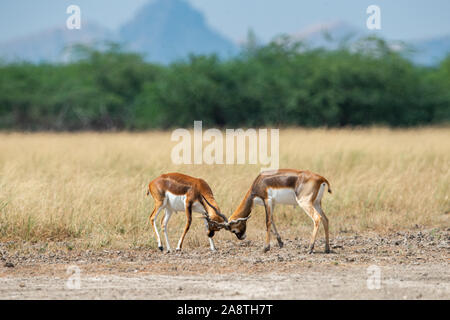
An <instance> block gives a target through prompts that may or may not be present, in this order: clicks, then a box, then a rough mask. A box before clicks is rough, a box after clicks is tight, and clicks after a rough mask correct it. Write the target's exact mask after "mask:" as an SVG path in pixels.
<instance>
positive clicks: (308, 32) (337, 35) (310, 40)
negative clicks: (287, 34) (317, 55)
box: [291, 21, 369, 49]
mask: <svg viewBox="0 0 450 320" xmlns="http://www.w3.org/2000/svg"><path fill="white" fill-rule="evenodd" d="M367 35H369V32H367V31H366V30H364V29H360V28H356V27H354V26H352V25H350V24H348V23H346V22H343V21H332V22H325V23H317V24H314V25H311V26H309V27H307V28H305V29H302V30H300V31H299V32H296V33H293V34H291V38H292V39H293V40H295V41H302V42H305V43H306V44H307V45H308V46H310V47H313V48H318V47H321V48H326V49H336V48H337V47H338V45H339V44H340V43H352V42H354V41H356V40H358V39H360V38H361V37H364V36H367Z"/></svg>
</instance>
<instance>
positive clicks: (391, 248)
mask: <svg viewBox="0 0 450 320" xmlns="http://www.w3.org/2000/svg"><path fill="white" fill-rule="evenodd" d="M284 243H285V246H284V247H283V248H279V247H278V246H277V245H276V242H274V243H273V244H272V248H271V250H270V251H269V252H267V253H265V254H264V253H262V243H260V242H259V241H258V242H257V241H251V240H246V241H240V242H238V241H237V240H236V241H228V240H227V241H225V240H224V241H218V242H217V247H218V252H215V253H211V252H210V251H209V249H208V248H206V247H205V248H189V247H188V246H186V247H185V248H184V249H183V251H182V252H173V253H169V254H167V253H160V252H158V251H156V250H122V251H117V250H100V251H99V250H97V251H92V250H87V251H80V250H68V249H67V248H66V246H64V244H63V243H61V249H54V250H43V249H42V247H41V246H40V245H39V244H34V245H32V244H28V245H26V244H20V249H15V250H12V249H11V248H12V247H17V245H18V244H17V243H1V244H0V299H449V298H450V269H449V257H450V256H449V248H450V229H445V230H442V229H441V230H438V229H429V230H414V231H407V232H397V233H392V234H387V235H377V234H370V233H365V234H362V235H345V234H342V235H339V236H336V237H335V238H333V239H332V250H333V252H332V253H330V254H324V253H323V241H318V243H317V244H316V250H315V253H314V254H312V255H309V254H307V253H306V252H307V245H308V241H307V240H306V239H285V240H284ZM70 266H76V267H77V268H79V271H80V274H79V278H78V276H77V274H76V273H75V274H73V273H71V272H68V267H70ZM370 266H376V267H372V268H374V269H369V270H368V267H370ZM377 268H379V269H377ZM69 270H74V269H69ZM378 271H379V275H380V277H379V279H380V282H377V279H378V278H377V272H378ZM77 279H79V282H78V280H77ZM77 284H79V289H77V288H76V287H77ZM378 284H379V286H378Z"/></svg>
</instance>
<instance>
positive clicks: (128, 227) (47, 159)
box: [0, 128, 450, 248]
mask: <svg viewBox="0 0 450 320" xmlns="http://www.w3.org/2000/svg"><path fill="white" fill-rule="evenodd" d="M449 137H450V129H448V128H440V129H438V128H425V129H415V130H388V129H364V130H302V129H286V130H282V131H281V132H280V167H283V168H297V169H309V170H311V171H314V172H317V173H319V174H321V175H323V176H325V177H327V178H328V180H329V181H330V183H331V186H332V190H333V195H331V196H330V195H328V194H326V195H325V196H324V204H323V207H324V209H325V212H326V213H327V215H328V217H329V219H330V228H331V234H332V235H333V234H336V233H339V232H362V231H368V230H372V231H376V232H381V233H382V232H386V231H392V230H397V229H406V228H411V227H414V226H415V225H416V224H417V225H419V226H427V227H445V228H447V227H449V215H448V213H449V211H450V200H449V193H450V192H449V190H450V188H449V184H450V170H449V169H450V168H449V164H450V139H449ZM174 145H175V143H174V142H171V141H170V132H148V133H139V134H132V133H107V134H99V133H80V134H50V133H49V134H47V133H45V134H44V133H39V134H20V133H11V134H7V133H3V134H0V242H5V241H17V240H25V241H31V242H34V241H36V242H39V243H41V242H44V243H45V242H50V243H51V242H53V241H64V242H66V243H67V246H68V248H71V247H80V248H86V247H91V248H100V247H114V248H139V247H152V248H154V247H155V246H156V243H155V238H154V235H153V232H152V230H151V228H150V225H149V223H148V215H149V213H150V212H151V210H152V208H153V201H152V199H151V198H147V197H146V196H145V192H146V186H147V184H148V182H149V181H150V180H152V179H153V178H155V177H156V176H158V175H159V174H161V173H163V172H173V171H180V172H184V173H186V174H189V175H193V176H197V177H202V178H204V179H205V180H206V181H208V183H209V184H210V185H211V187H212V189H213V191H214V193H215V196H216V199H217V201H218V203H219V205H220V207H221V209H222V211H223V212H224V213H225V214H226V215H229V214H230V213H231V211H232V209H234V208H235V207H236V206H237V204H238V203H239V201H240V200H241V197H242V196H243V195H244V193H245V192H246V190H247V188H248V187H249V186H250V184H251V182H252V181H253V179H254V178H255V177H256V175H257V174H258V172H259V167H258V166H253V165H228V166H227V165H214V166H209V165H198V166H194V165H181V166H175V165H173V164H172V163H171V160H170V152H171V147H172V146H174ZM253 216H254V217H253V218H252V220H251V221H250V222H249V228H248V238H249V239H255V240H256V239H258V240H260V241H262V239H263V234H264V231H263V230H264V227H263V221H264V211H263V208H262V207H257V209H256V213H255V214H254V215H253ZM275 218H276V221H277V222H278V223H277V226H278V230H279V231H280V233H281V234H282V236H283V237H285V238H286V237H290V238H293V237H305V238H306V237H309V233H310V232H311V229H312V224H311V222H310V221H309V218H307V216H306V215H305V214H304V213H303V212H301V211H300V209H299V208H295V209H293V208H292V207H287V206H284V207H281V206H279V207H277V208H276V209H275ZM184 223H185V216H184V213H178V214H177V215H176V216H174V217H173V218H172V220H171V223H170V226H169V228H170V230H171V236H172V245H175V241H176V239H178V237H179V236H180V234H181V232H182V227H183V226H184ZM216 237H217V238H218V239H231V238H232V235H231V234H229V233H228V232H225V231H222V232H220V233H218V234H217V236H216ZM322 237H323V231H321V233H320V235H319V238H322ZM207 244H208V242H207V239H206V234H205V231H204V225H203V222H202V221H200V220H194V223H193V226H192V228H191V231H190V232H189V233H188V235H187V238H186V242H185V247H196V246H207ZM261 244H262V242H261Z"/></svg>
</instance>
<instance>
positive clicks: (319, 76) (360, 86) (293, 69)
mask: <svg viewBox="0 0 450 320" xmlns="http://www.w3.org/2000/svg"><path fill="white" fill-rule="evenodd" d="M76 55H77V58H76V59H74V60H72V62H70V63H65V64H47V63H41V64H31V63H25V62H16V63H8V64H6V63H0V129H6V130H30V131H34V130H56V131H71V130H145V129H152V128H159V129H167V128H175V127H192V125H193V121H194V120H203V124H204V126H209V127H261V126H277V127H279V126H306V127H317V126H326V127H343V126H369V125H387V126H393V127H397V126H402V127H404V126H419V125H432V124H446V123H449V121H450V90H449V88H450V55H449V56H448V57H447V58H446V59H445V60H444V61H442V62H441V63H440V64H439V65H438V66H434V67H423V66H418V65H414V64H413V63H412V62H410V61H409V60H408V59H407V58H405V57H404V54H402V53H400V52H397V51H395V50H392V49H391V48H390V46H389V45H388V44H387V43H386V42H385V41H383V40H382V39H377V38H367V39H365V40H362V41H360V42H359V43H358V44H354V45H351V46H345V45H342V46H340V47H339V48H338V49H336V50H325V49H313V48H308V47H307V46H305V45H304V44H302V43H296V42H292V41H290V40H289V39H287V38H286V39H278V40H276V41H273V42H271V43H269V44H267V45H257V44H255V43H251V42H249V43H248V44H247V45H246V46H245V48H243V50H242V52H241V53H240V54H239V55H237V56H235V57H233V58H229V59H221V58H219V57H218V56H215V55H208V56H204V55H191V56H189V57H188V58H186V59H184V60H180V61H177V62H174V63H172V64H169V65H160V64H154V63H149V62H146V61H145V59H144V57H142V56H140V55H139V54H135V53H130V52H124V51H123V50H122V49H121V48H120V47H118V46H117V45H111V46H109V47H108V49H106V50H104V49H102V50H99V49H96V48H92V47H91V48H90V47H83V46H79V47H78V49H77V50H76Z"/></svg>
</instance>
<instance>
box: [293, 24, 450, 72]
mask: <svg viewBox="0 0 450 320" xmlns="http://www.w3.org/2000/svg"><path fill="white" fill-rule="evenodd" d="M369 35H377V33H376V32H371V31H370V30H367V29H363V28H356V27H354V26H352V25H349V24H347V23H345V22H342V21H334V22H327V23H319V24H315V25H312V26H309V27H307V28H305V29H303V30H301V31H299V32H297V33H294V34H291V35H290V36H291V38H292V39H293V40H296V41H303V42H305V43H306V44H307V45H308V46H310V47H312V48H318V47H321V48H325V49H329V50H333V49H336V48H337V47H338V46H339V44H340V43H346V44H348V45H350V46H351V45H352V43H355V42H356V41H357V40H358V39H361V38H364V37H367V36H369ZM389 44H390V47H391V48H392V49H393V50H398V51H404V55H405V56H406V57H407V58H408V59H410V60H411V61H413V62H414V63H417V64H422V65H436V64H438V63H439V62H440V61H441V60H442V59H444V58H445V57H446V56H447V55H448V54H450V35H447V36H442V37H435V38H429V39H424V40H416V41H411V42H408V43H406V44H401V43H399V42H393V41H390V43H389Z"/></svg>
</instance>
